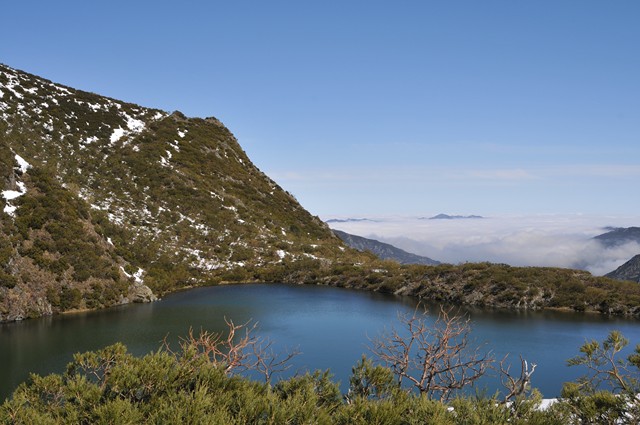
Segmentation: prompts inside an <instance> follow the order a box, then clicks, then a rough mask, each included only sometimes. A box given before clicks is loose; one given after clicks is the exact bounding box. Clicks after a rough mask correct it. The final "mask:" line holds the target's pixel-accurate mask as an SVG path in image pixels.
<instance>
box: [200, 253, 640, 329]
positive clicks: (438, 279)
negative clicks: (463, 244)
mask: <svg viewBox="0 0 640 425" xmlns="http://www.w3.org/2000/svg"><path fill="white" fill-rule="evenodd" d="M250 281H254V282H273V283H296V284H316V285H329V286H336V287H344V288H355V289H363V290H369V291H377V292H382V293H390V294H397V295H407V296H413V297H416V298H419V299H422V300H425V301H435V302H446V303H451V304H455V305H468V306H477V307H489V308H502V309H530V310H541V309H564V310H568V311H578V312H597V313H601V314H606V315H616V316H626V317H636V318H638V317H640V285H638V284H637V283H634V282H623V281H617V280H613V279H609V278H606V277H597V276H593V275H591V274H590V273H589V272H586V271H582V270H573V269H561V268H552V267H512V266H509V265H507V264H493V263H465V264H460V265H451V264H441V265H437V266H424V265H400V264H397V263H395V262H392V261H379V260H370V261H368V262H364V263H362V264H353V263H333V264H325V263H323V262H321V261H317V260H313V259H309V260H302V261H296V262H290V263H284V264H279V265H270V266H264V267H261V268H245V269H236V270H233V271H229V272H225V273H223V274H221V275H220V276H219V277H218V278H217V279H213V280H208V281H206V282H204V283H205V284H216V283H221V282H226V283H234V282H250Z"/></svg>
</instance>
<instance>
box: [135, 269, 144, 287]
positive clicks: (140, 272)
mask: <svg viewBox="0 0 640 425" xmlns="http://www.w3.org/2000/svg"><path fill="white" fill-rule="evenodd" d="M143 274H144V270H143V269H141V268H138V271H137V272H135V273H134V274H133V279H134V280H135V281H136V283H143V282H144V281H143V279H142V275H143Z"/></svg>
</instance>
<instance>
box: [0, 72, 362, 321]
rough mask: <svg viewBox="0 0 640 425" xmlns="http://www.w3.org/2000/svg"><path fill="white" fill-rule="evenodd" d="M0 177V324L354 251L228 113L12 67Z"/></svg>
mask: <svg viewBox="0 0 640 425" xmlns="http://www.w3.org/2000/svg"><path fill="white" fill-rule="evenodd" d="M0 183H1V184H2V186H3V187H2V188H1V189H2V190H4V192H3V197H4V211H3V213H2V215H1V217H0V257H1V258H0V260H1V262H0V266H1V267H0V282H1V284H0V321H2V320H13V319H19V318H22V317H29V316H38V315H41V314H49V313H51V312H52V311H53V312H55V311H63V310H68V309H70V308H87V307H96V306H103V305H111V304H113V303H117V302H127V301H129V298H131V297H130V296H129V293H130V292H134V293H136V292H140V290H141V289H144V288H141V287H140V286H141V284H142V282H144V284H145V285H147V286H149V287H150V288H152V289H153V291H154V292H156V293H162V292H164V291H167V290H171V289H174V288H176V287H182V286H186V285H193V284H199V283H203V282H209V283H214V282H217V281H221V280H252V279H253V275H252V270H253V269H254V268H255V267H260V268H261V269H264V268H265V267H268V266H269V265H278V264H282V263H287V262H291V261H297V260H300V259H318V260H319V261H327V262H331V261H332V259H334V258H336V257H337V256H345V255H346V254H345V253H344V252H343V251H344V250H345V248H344V247H343V246H342V244H341V242H340V241H339V239H338V238H336V237H335V236H334V235H333V234H332V233H331V231H330V230H329V228H328V227H327V226H326V225H325V224H324V223H323V222H322V221H321V220H320V219H318V218H317V217H313V216H311V215H310V214H309V213H308V212H307V211H305V210H304V209H303V208H302V207H301V206H300V205H299V204H298V202H296V200H295V199H294V198H293V197H292V196H291V195H290V194H289V193H287V192H285V191H283V190H282V189H281V188H280V187H279V186H278V185H277V184H276V183H275V182H273V181H272V180H271V179H269V178H268V177H267V176H266V175H265V174H263V173H262V172H261V171H260V170H258V169H257V168H256V167H255V166H254V165H253V164H252V163H251V161H250V160H249V158H247V156H246V154H245V153H244V151H243V150H242V149H241V148H240V146H239V144H238V142H237V141H236V139H235V138H234V136H233V134H231V132H230V131H229V130H228V129H227V128H226V127H224V125H222V124H221V123H220V122H219V121H218V120H217V119H215V118H206V119H199V118H187V117H185V116H184V115H182V114H181V113H179V112H174V113H172V114H169V113H166V112H164V111H160V110H156V109H148V108H143V107H140V106H137V105H133V104H129V103H124V102H121V101H117V100H114V99H109V98H106V97H102V96H98V95H96V94H92V93H87V92H83V91H79V90H75V89H72V88H69V87H64V86H61V85H58V84H54V83H52V82H50V81H47V80H44V79H42V78H39V77H36V76H33V75H30V74H27V73H24V72H21V71H17V70H14V69H11V68H9V67H6V66H3V65H0ZM347 251H348V252H350V250H347ZM348 252H347V254H348ZM357 255H359V254H357ZM354 258H355V257H354ZM136 285H137V286H138V287H137V288H136ZM143 292H144V291H143ZM147 295H148V294H147ZM58 298H62V299H58ZM134 298H135V297H134Z"/></svg>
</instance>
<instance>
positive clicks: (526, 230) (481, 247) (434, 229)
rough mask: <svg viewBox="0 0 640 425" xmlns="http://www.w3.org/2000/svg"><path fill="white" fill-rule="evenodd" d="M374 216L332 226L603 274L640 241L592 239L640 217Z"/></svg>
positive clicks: (419, 246) (422, 249) (481, 257)
mask: <svg viewBox="0 0 640 425" xmlns="http://www.w3.org/2000/svg"><path fill="white" fill-rule="evenodd" d="M372 220H374V221H358V222H346V223H331V227H333V228H335V229H339V230H343V231H345V232H348V233H352V234H355V235H360V236H364V237H368V238H372V239H377V240H380V241H383V242H387V243H390V244H392V245H395V246H397V247H399V248H402V249H404V250H406V251H409V252H413V253H416V254H419V255H425V256H427V257H431V258H433V259H435V260H438V261H442V262H447V263H454V264H456V263H461V262H465V261H469V262H478V261H490V262H494V263H506V264H510V265H513V266H551V267H568V268H577V269H583V270H588V271H589V272H591V273H593V274H594V275H603V274H605V273H608V272H610V271H612V270H615V269H616V268H617V267H619V266H620V265H622V264H623V263H624V262H626V261H628V260H629V259H630V258H631V257H633V256H634V255H636V254H640V245H639V244H638V243H635V242H631V243H627V244H625V245H622V246H618V247H614V248H606V247H604V246H603V245H602V244H600V243H599V242H597V241H596V240H594V239H593V237H594V236H597V235H599V234H602V233H605V232H606V231H607V230H608V229H606V227H608V226H610V227H631V226H640V217H629V216H627V217H613V216H585V215H536V216H504V217H488V218H484V219H458V220H428V219H419V218H416V217H413V218H406V217H384V218H375V217H374V218H372Z"/></svg>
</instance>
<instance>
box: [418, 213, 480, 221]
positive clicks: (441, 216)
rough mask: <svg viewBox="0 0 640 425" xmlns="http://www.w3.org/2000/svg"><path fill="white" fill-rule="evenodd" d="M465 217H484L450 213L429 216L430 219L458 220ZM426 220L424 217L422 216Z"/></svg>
mask: <svg viewBox="0 0 640 425" xmlns="http://www.w3.org/2000/svg"><path fill="white" fill-rule="evenodd" d="M465 218H484V217H482V216H481V215H448V214H438V215H434V216H433V217H429V220H458V219H465ZM421 219H422V220H424V217H422V218H421Z"/></svg>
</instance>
